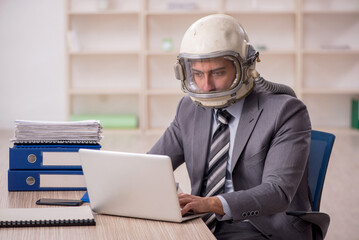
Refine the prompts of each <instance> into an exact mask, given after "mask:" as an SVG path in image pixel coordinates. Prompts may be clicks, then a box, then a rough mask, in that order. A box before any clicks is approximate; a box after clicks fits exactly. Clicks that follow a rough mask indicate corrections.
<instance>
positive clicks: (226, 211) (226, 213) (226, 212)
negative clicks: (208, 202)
mask: <svg viewBox="0 0 359 240" xmlns="http://www.w3.org/2000/svg"><path fill="white" fill-rule="evenodd" d="M216 197H218V198H219V200H220V201H221V203H222V206H223V211H224V215H223V216H221V215H218V214H216V217H217V220H218V221H226V220H230V219H232V212H231V209H230V208H229V205H228V203H227V201H226V199H224V198H223V197H222V196H221V195H218V196H216Z"/></svg>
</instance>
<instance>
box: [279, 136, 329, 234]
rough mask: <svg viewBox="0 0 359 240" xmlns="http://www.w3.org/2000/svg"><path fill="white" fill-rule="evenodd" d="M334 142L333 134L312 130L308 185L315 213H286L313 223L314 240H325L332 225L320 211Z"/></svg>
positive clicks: (327, 217)
mask: <svg viewBox="0 0 359 240" xmlns="http://www.w3.org/2000/svg"><path fill="white" fill-rule="evenodd" d="M334 140H335V136H334V135H333V134H331V133H326V132H320V131H315V130H312V134H311V143H310V151H309V157H308V185H309V190H310V194H311V197H312V210H313V211H310V212H307V211H288V212H286V213H287V214H288V215H292V216H297V217H299V218H301V219H302V220H304V221H307V222H310V223H312V226H313V239H324V238H325V235H326V234H327V230H328V227H329V223H330V217H329V215H328V214H326V213H322V212H319V209H320V200H321V196H322V190H323V185H324V179H325V174H326V172H327V167H328V163H329V158H330V154H331V152H332V148H333V144H334Z"/></svg>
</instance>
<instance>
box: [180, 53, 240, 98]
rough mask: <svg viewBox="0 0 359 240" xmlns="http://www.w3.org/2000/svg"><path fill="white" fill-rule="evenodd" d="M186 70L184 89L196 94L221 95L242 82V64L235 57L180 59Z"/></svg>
mask: <svg viewBox="0 0 359 240" xmlns="http://www.w3.org/2000/svg"><path fill="white" fill-rule="evenodd" d="M180 62H181V65H182V66H183V68H184V72H185V79H184V81H183V84H184V87H185V88H186V90H187V91H189V92H191V93H195V94H208V93H221V92H227V91H229V90H232V89H234V88H235V87H236V86H237V85H238V84H239V82H240V77H239V76H240V71H241V70H240V64H239V62H238V60H237V59H236V58H235V57H233V56H219V57H213V58H184V57H182V58H181V59H180Z"/></svg>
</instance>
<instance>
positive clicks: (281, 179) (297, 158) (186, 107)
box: [149, 14, 311, 239]
mask: <svg viewBox="0 0 359 240" xmlns="http://www.w3.org/2000/svg"><path fill="white" fill-rule="evenodd" d="M257 57H258V53H257V52H256V51H255V50H254V48H253V47H252V46H251V45H250V43H249V41H248V37H247V34H246V32H245V31H244V29H243V28H242V27H241V25H240V24H239V23H238V22H237V21H236V20H235V19H234V18H232V17H230V16H226V15H222V14H215V15H210V16H207V17H204V18H202V19H200V20H198V21H196V22H195V23H194V24H193V25H192V26H191V27H190V28H189V29H188V30H187V32H186V33H185V35H184V37H183V39H182V43H181V48H180V54H179V56H178V62H177V63H176V65H175V73H176V77H177V78H178V79H179V80H181V82H182V89H183V90H184V91H185V92H186V93H187V94H188V95H189V96H186V97H184V98H182V100H181V101H180V103H179V105H178V108H177V113H176V116H175V119H174V120H173V122H172V123H171V125H170V126H169V127H168V129H167V130H166V131H165V133H164V134H163V136H162V137H161V138H160V139H159V141H158V142H157V143H156V144H155V145H154V146H153V148H152V149H151V150H150V152H149V153H152V154H164V155H168V156H170V157H171V159H172V164H173V168H174V169H176V168H177V167H178V166H179V165H181V164H182V163H184V162H185V163H186V167H187V170H188V174H189V177H190V180H191V187H192V193H191V195H190V194H179V195H178V197H179V202H180V205H181V207H182V214H185V213H187V212H189V211H193V212H196V213H208V214H207V215H206V216H205V217H204V221H205V222H206V224H207V225H208V227H209V228H210V229H211V231H212V232H213V233H214V235H215V236H216V237H217V238H218V239H290V238H292V239H311V225H310V224H308V223H306V222H304V221H302V220H300V219H299V218H296V217H292V216H288V215H286V214H285V212H286V211H289V210H303V211H307V210H310V209H311V205H310V198H309V193H308V183H307V158H308V154H309V145H310V132H311V124H310V120H309V116H308V113H307V109H306V107H305V105H304V104H303V103H302V102H301V101H299V100H298V99H297V98H295V97H293V96H290V95H288V94H274V93H272V92H270V91H266V90H263V89H261V88H260V87H258V86H255V78H256V77H257V76H258V74H257V72H256V71H255V63H256V60H257Z"/></svg>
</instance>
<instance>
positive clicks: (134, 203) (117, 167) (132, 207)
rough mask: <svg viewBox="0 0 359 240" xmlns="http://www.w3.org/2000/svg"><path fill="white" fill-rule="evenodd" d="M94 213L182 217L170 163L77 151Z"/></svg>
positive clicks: (122, 154) (147, 157) (160, 159)
mask: <svg viewBox="0 0 359 240" xmlns="http://www.w3.org/2000/svg"><path fill="white" fill-rule="evenodd" d="M79 153H80V159H81V162H82V169H83V173H84V175H85V180H86V185H87V191H88V195H89V198H90V205H91V209H92V210H93V211H94V212H97V213H102V214H109V215H118V216H126V217H135V218H145V219H153V220H162V221H170V222H183V221H186V220H189V219H193V218H195V217H199V216H201V215H190V216H186V217H182V215H181V209H180V205H179V202H178V197H177V188H176V183H175V179H174V175H173V168H172V163H171V159H170V158H169V157H168V156H163V155H150V154H138V153H126V152H113V151H104V150H88V149H80V150H79Z"/></svg>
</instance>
